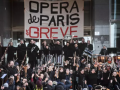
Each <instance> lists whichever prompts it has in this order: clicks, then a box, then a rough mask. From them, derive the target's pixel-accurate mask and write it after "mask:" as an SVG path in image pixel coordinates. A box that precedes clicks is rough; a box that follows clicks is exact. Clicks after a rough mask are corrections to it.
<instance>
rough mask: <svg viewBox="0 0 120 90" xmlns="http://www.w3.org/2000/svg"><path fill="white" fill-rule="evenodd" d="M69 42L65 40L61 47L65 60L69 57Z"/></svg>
mask: <svg viewBox="0 0 120 90" xmlns="http://www.w3.org/2000/svg"><path fill="white" fill-rule="evenodd" d="M70 49H71V48H70V44H69V42H67V44H66V45H65V46H64V47H63V51H64V55H65V60H68V57H70V52H69V51H70Z"/></svg>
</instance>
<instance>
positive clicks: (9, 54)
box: [7, 42, 15, 62]
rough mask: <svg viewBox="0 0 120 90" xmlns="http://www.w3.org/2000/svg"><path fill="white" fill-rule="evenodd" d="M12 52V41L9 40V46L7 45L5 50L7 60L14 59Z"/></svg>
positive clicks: (13, 49)
mask: <svg viewBox="0 0 120 90" xmlns="http://www.w3.org/2000/svg"><path fill="white" fill-rule="evenodd" d="M14 52H15V48H14V47H13V42H10V46H9V47H8V50H7V54H8V56H7V62H9V61H10V60H13V59H14Z"/></svg>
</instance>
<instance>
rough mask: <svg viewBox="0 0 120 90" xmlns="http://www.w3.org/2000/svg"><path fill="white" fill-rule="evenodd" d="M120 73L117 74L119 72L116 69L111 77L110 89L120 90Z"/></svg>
mask: <svg viewBox="0 0 120 90" xmlns="http://www.w3.org/2000/svg"><path fill="white" fill-rule="evenodd" d="M118 80H119V79H118V75H117V72H116V71H114V72H113V73H112V77H111V79H110V83H109V89H110V90H120V83H119V81H118Z"/></svg>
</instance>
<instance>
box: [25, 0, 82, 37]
mask: <svg viewBox="0 0 120 90" xmlns="http://www.w3.org/2000/svg"><path fill="white" fill-rule="evenodd" d="M24 4H25V5H24V6H25V28H24V37H25V38H33V39H50V38H51V37H53V39H63V37H64V36H65V35H74V37H83V31H84V30H83V29H84V28H83V27H84V24H83V23H84V22H83V21H84V11H83V8H84V0H64V1H40V0H24Z"/></svg>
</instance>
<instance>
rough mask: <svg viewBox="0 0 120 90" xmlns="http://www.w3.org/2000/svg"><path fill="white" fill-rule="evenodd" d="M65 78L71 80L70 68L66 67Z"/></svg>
mask: <svg viewBox="0 0 120 90" xmlns="http://www.w3.org/2000/svg"><path fill="white" fill-rule="evenodd" d="M65 79H66V80H70V70H69V69H66V74H65Z"/></svg>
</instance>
